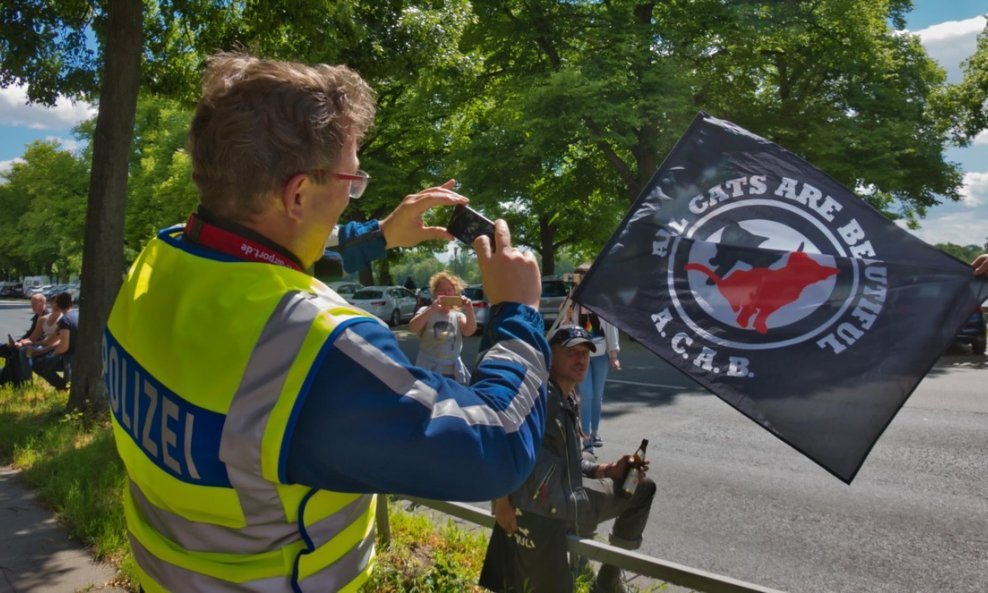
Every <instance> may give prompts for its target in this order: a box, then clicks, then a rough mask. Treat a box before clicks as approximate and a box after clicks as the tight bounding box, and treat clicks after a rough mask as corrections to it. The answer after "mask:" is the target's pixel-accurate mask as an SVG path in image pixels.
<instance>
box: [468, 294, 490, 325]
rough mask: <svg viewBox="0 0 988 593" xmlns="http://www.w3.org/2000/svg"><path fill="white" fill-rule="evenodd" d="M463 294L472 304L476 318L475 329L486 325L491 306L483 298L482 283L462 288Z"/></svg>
mask: <svg viewBox="0 0 988 593" xmlns="http://www.w3.org/2000/svg"><path fill="white" fill-rule="evenodd" d="M463 296H465V297H467V298H468V299H470V302H471V303H472V304H473V312H474V315H475V316H476V318H477V331H480V328H482V327H484V326H485V325H487V322H488V321H489V320H490V317H491V306H490V304H489V303H488V302H487V299H485V298H484V285H483V284H471V285H470V286H467V287H466V288H464V289H463Z"/></svg>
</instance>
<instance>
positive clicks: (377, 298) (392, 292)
mask: <svg viewBox="0 0 988 593" xmlns="http://www.w3.org/2000/svg"><path fill="white" fill-rule="evenodd" d="M349 301H350V302H351V303H353V304H354V305H356V306H358V307H360V308H361V309H363V310H364V311H367V312H368V313H371V314H373V315H376V316H378V317H380V318H381V319H383V320H385V321H387V322H388V325H390V326H392V327H394V326H396V325H401V323H402V321H403V320H405V319H411V318H412V316H413V315H415V293H414V292H412V291H410V290H408V289H407V288H405V287H404V286H367V287H365V288H361V289H360V290H358V291H357V292H355V293H353V296H351V297H350V299H349Z"/></svg>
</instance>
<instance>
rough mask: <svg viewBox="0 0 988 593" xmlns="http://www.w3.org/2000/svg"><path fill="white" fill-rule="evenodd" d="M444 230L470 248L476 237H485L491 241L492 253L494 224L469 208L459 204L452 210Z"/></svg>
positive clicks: (492, 249)
mask: <svg viewBox="0 0 988 593" xmlns="http://www.w3.org/2000/svg"><path fill="white" fill-rule="evenodd" d="M446 230H447V231H449V234H451V235H453V236H454V237H456V238H457V239H459V240H460V241H462V242H464V243H466V244H467V245H470V246H473V240H474V239H476V238H477V237H479V236H481V235H487V236H488V237H489V238H490V241H491V251H494V222H493V221H491V220H490V219H489V218H487V217H486V216H484V215H483V214H481V213H479V212H477V211H476V210H474V209H473V208H471V207H469V206H464V205H462V204H460V205H459V206H456V207H455V208H453V215H452V216H450V217H449V222H448V223H446Z"/></svg>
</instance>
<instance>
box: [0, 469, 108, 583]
mask: <svg viewBox="0 0 988 593" xmlns="http://www.w3.org/2000/svg"><path fill="white" fill-rule="evenodd" d="M17 474H18V470H16V469H14V468H11V467H0V593H77V592H80V591H99V592H101V593H125V590H124V589H121V588H118V587H113V586H111V585H108V584H107V583H109V582H110V581H111V580H112V579H113V577H114V575H115V570H114V568H113V567H111V566H109V565H107V564H103V563H97V562H95V561H94V560H93V558H92V556H91V555H90V554H89V552H88V551H87V550H86V548H85V547H84V546H83V545H82V544H80V543H78V542H76V541H73V540H72V539H70V538H69V534H68V532H67V531H66V530H65V529H64V528H63V527H62V526H61V525H59V524H58V521H57V520H56V519H55V516H54V514H53V513H52V512H51V510H49V509H47V508H45V507H44V506H42V505H41V504H40V503H39V502H38V501H37V500H36V496H35V494H34V492H32V491H31V490H28V489H27V488H26V487H25V486H24V485H23V484H22V483H21V481H20V479H19V478H18V476H17Z"/></svg>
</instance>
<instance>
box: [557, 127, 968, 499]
mask: <svg viewBox="0 0 988 593" xmlns="http://www.w3.org/2000/svg"><path fill="white" fill-rule="evenodd" d="M629 270H633V271H634V273H629ZM984 287H985V283H984V282H981V281H978V280H976V279H975V278H974V277H973V274H972V271H971V268H970V266H969V265H967V264H965V263H963V262H961V261H959V260H957V259H955V258H953V257H951V256H949V255H947V254H945V253H943V252H941V251H939V250H938V249H935V248H933V247H931V246H929V245H927V244H926V243H924V242H922V241H921V240H919V239H917V238H915V237H913V236H912V235H910V234H909V233H907V232H905V231H904V230H902V229H900V228H899V227H897V226H896V225H895V224H893V223H892V222H890V221H889V220H888V219H887V218H885V217H884V216H882V214H881V213H879V212H878V211H876V210H874V209H873V208H872V207H871V206H869V205H868V204H866V203H865V202H863V201H862V200H860V199H859V198H857V197H856V196H855V195H854V194H853V193H852V192H850V191H848V190H847V189H846V188H844V187H843V186H841V185H840V184H839V183H838V182H836V181H835V180H834V179H832V178H831V177H829V176H828V175H826V174H825V173H823V172H821V171H819V170H817V169H815V168H814V167H813V166H812V165H810V164H809V163H807V162H806V161H804V160H802V159H801V158H799V157H797V156H796V155H794V154H792V153H790V152H788V151H787V150H785V149H783V148H781V147H779V146H778V145H776V144H773V143H772V142H769V141H767V140H765V139H763V138H760V137H758V136H756V135H754V134H752V133H750V132H748V131H746V130H744V129H742V128H740V127H738V126H736V125H734V124H732V123H730V122H727V121H723V120H718V119H715V118H712V117H710V116H708V115H706V114H703V113H701V114H699V115H698V116H697V117H696V119H695V120H694V121H693V123H692V124H691V125H690V128H689V129H688V130H687V131H686V134H685V135H684V136H683V137H682V138H681V139H680V140H679V142H678V143H677V144H676V146H675V147H674V148H673V150H672V152H671V153H670V154H669V155H668V156H667V157H666V160H665V161H664V162H663V163H662V166H661V167H660V168H659V170H658V171H657V172H656V174H655V176H654V177H653V178H652V180H651V181H650V182H649V184H648V186H647V187H646V188H645V191H644V192H643V193H642V195H641V196H639V197H638V199H637V201H636V202H635V204H634V205H633V206H632V207H631V210H630V211H629V213H628V215H627V216H626V217H625V219H624V221H623V222H622V223H621V226H620V227H619V228H618V230H617V231H616V232H615V233H614V235H613V236H612V237H611V239H610V240H609V241H608V243H607V245H606V247H605V248H604V250H603V251H602V252H601V255H600V256H599V257H598V258H597V260H596V261H595V262H594V265H593V267H592V268H591V269H590V271H589V272H588V274H587V276H586V278H584V280H583V282H582V283H581V284H580V286H579V288H578V290H577V292H576V294H574V300H576V301H578V302H580V303H582V304H583V305H585V306H586V307H588V308H590V309H591V310H593V311H594V312H596V313H597V314H598V315H600V316H601V317H603V318H605V319H607V320H608V321H610V322H611V323H613V324H614V325H616V326H618V327H619V328H621V329H622V330H623V331H625V332H626V333H628V334H629V335H630V336H632V337H633V338H634V339H636V340H637V341H639V342H641V343H642V344H644V345H645V346H647V347H648V348H649V349H650V350H652V351H653V352H655V353H656V354H658V355H659V356H661V357H662V358H664V359H666V360H667V361H669V362H670V363H671V364H673V365H675V366H676V367H678V368H679V369H680V370H682V371H683V372H685V373H687V374H688V375H690V376H691V377H692V378H693V379H694V380H696V381H697V382H698V383H700V384H701V385H703V386H704V387H706V388H707V389H709V390H710V391H712V392H713V393H715V394H716V395H717V396H719V397H720V398H721V399H723V400H724V401H726V402H727V403H729V404H731V405H732V406H734V407H735V408H736V409H738V410H739V411H740V412H742V413H743V414H745V415H746V416H748V417H749V418H751V419H752V420H754V421H755V422H757V423H758V424H760V425H761V426H762V427H764V428H765V429H766V430H769V431H770V432H772V434H774V435H776V436H777V437H779V438H780V439H782V440H783V441H785V442H786V443H788V444H790V445H791V446H793V447H794V448H796V449H797V450H798V451H800V452H802V453H803V454H805V455H806V456H808V457H809V458H810V459H812V460H813V461H815V462H816V463H818V464H820V465H821V466H823V467H824V468H825V469H827V470H828V471H830V472H831V473H833V474H834V475H835V476H837V477H838V478H840V479H841V480H843V481H845V482H847V483H850V482H851V480H852V479H853V478H854V475H855V474H856V473H857V471H858V469H860V467H861V464H862V463H863V462H864V459H865V457H866V456H867V455H868V452H869V451H870V450H871V447H872V446H873V445H874V444H875V441H876V440H877V439H878V437H879V436H880V435H881V433H882V431H883V430H884V429H885V427H886V426H888V424H889V422H891V420H892V418H893V416H895V414H896V412H898V410H899V408H900V407H901V406H902V405H903V403H905V401H906V398H908V397H909V395H910V394H911V393H912V391H913V390H914V389H915V388H916V386H917V385H918V384H919V381H920V380H921V379H922V377H923V375H924V374H925V373H926V372H927V371H928V370H929V369H930V367H932V366H933V364H934V363H935V362H936V360H937V358H938V357H939V356H940V355H941V354H942V353H943V351H944V350H945V349H946V348H947V346H948V345H950V343H951V342H952V340H953V339H954V336H955V333H956V331H957V329H958V328H959V327H960V326H961V324H962V323H963V322H964V320H965V319H966V318H968V317H969V316H970V315H971V313H972V312H973V311H974V309H975V306H976V305H977V303H978V302H980V298H981V295H979V290H983V289H984Z"/></svg>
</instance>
